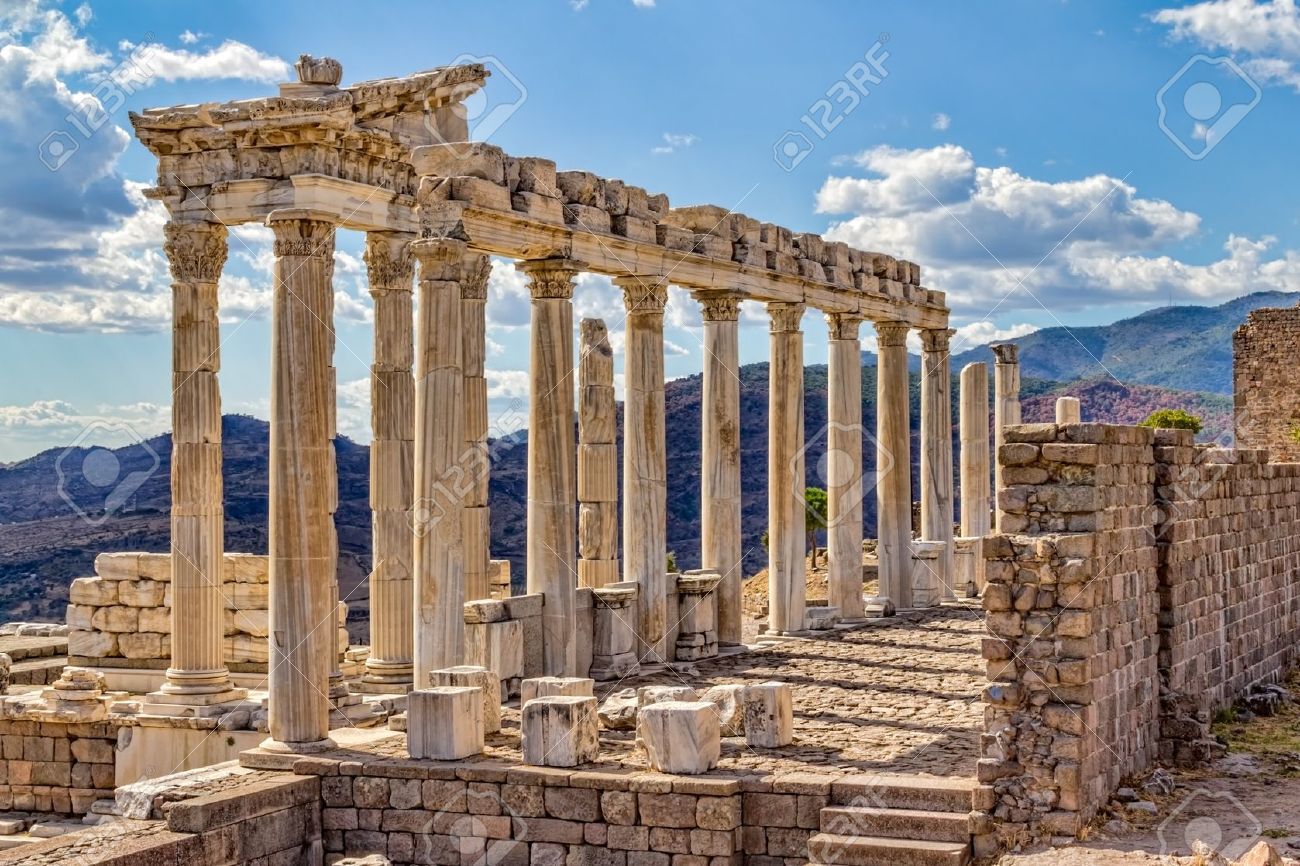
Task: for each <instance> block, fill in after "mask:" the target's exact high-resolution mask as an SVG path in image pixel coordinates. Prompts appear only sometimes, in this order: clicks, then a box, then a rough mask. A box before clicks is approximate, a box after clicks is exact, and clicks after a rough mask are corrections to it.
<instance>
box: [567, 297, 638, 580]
mask: <svg viewBox="0 0 1300 866" xmlns="http://www.w3.org/2000/svg"><path fill="white" fill-rule="evenodd" d="M580 331H581V335H582V342H581V351H580V352H579V356H578V358H579V359H578V556H579V559H578V585H579V586H589V587H592V588H599V587H602V586H606V585H608V584H611V583H618V582H619V580H620V579H621V578H620V576H619V559H618V415H617V411H616V405H615V401H614V351H613V349H611V348H610V345H609V333H608V331H607V330H606V328H605V323H604V322H603V321H601V320H600V319H583V320H582V324H581V326H580ZM633 598H635V594H634V595H633Z"/></svg>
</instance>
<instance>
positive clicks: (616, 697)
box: [597, 689, 638, 731]
mask: <svg viewBox="0 0 1300 866" xmlns="http://www.w3.org/2000/svg"><path fill="white" fill-rule="evenodd" d="M637 708H638V702H637V690H636V689H620V690H618V691H616V692H614V693H613V694H611V695H610V696H609V697H607V698H605V700H604V702H603V703H601V705H600V709H599V710H598V712H597V715H598V717H599V718H600V724H601V725H602V726H604V728H605V730H607V731H631V730H635V729H636V714H637Z"/></svg>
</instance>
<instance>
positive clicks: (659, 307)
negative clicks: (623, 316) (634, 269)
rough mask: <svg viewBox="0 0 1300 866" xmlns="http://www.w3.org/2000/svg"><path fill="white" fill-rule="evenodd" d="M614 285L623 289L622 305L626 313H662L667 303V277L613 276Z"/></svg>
mask: <svg viewBox="0 0 1300 866" xmlns="http://www.w3.org/2000/svg"><path fill="white" fill-rule="evenodd" d="M614 285H616V286H618V287H619V288H620V289H622V290H623V306H624V307H625V308H626V309H627V312H628V315H629V316H631V315H636V314H638V313H657V314H659V315H661V316H662V315H663V312H664V306H665V305H666V304H667V303H668V279H667V278H666V277H659V276H626V277H615V278H614Z"/></svg>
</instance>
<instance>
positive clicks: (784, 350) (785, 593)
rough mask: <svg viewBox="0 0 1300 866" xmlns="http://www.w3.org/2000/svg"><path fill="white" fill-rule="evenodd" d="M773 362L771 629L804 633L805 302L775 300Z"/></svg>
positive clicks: (769, 517)
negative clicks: (801, 322) (801, 328)
mask: <svg viewBox="0 0 1300 866" xmlns="http://www.w3.org/2000/svg"><path fill="white" fill-rule="evenodd" d="M767 311H768V314H769V315H770V316H771V320H772V322H771V328H772V336H771V343H772V347H771V360H770V362H769V376H770V381H769V384H768V417H767V423H768V427H767V436H768V439H767V533H768V539H767V561H768V572H767V573H768V591H767V594H768V629H770V630H771V631H774V632H778V633H783V634H786V633H791V632H799V631H803V628H804V618H805V610H804V608H805V606H806V600H807V595H808V587H807V583H806V580H805V574H804V556H805V553H806V550H805V546H804V498H803V497H804V489H805V486H806V485H805V479H804V454H803V331H801V330H800V329H799V322H800V320H801V319H802V318H803V312H804V305H803V304H793V303H770V304H768V305H767Z"/></svg>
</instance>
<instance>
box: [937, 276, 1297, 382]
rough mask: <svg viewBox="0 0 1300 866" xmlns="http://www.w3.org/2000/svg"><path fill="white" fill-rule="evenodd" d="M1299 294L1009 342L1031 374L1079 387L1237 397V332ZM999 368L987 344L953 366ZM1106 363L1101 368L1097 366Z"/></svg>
mask: <svg viewBox="0 0 1300 866" xmlns="http://www.w3.org/2000/svg"><path fill="white" fill-rule="evenodd" d="M1297 301H1300V293H1296V292H1256V293H1254V294H1250V295H1245V296H1243V297H1240V298H1237V299H1235V300H1232V301H1228V302H1227V303H1226V304H1220V305H1219V306H1217V307H1200V306H1179V307H1161V308H1160V309H1156V310H1148V311H1147V312H1145V313H1142V314H1141V315H1138V316H1134V317H1133V318H1131V319H1123V320H1121V321H1118V322H1115V323H1114V324H1111V325H1100V326H1094V327H1084V328H1075V327H1071V328H1069V329H1066V328H1044V329H1043V330H1041V331H1034V332H1033V333H1032V334H1026V335H1025V336H1023V337H1017V338H1015V339H1013V340H1008V341H1006V342H1010V343H1016V344H1017V345H1019V346H1020V368H1021V373H1022V375H1024V376H1033V377H1036V378H1040V379H1048V380H1050V381H1054V382H1073V381H1078V380H1089V379H1095V378H1097V377H1100V376H1113V377H1114V378H1115V379H1119V380H1120V381H1122V382H1128V383H1133V384H1141V385H1158V386H1160V387H1162V388H1172V389H1175V390H1181V391H1209V392H1212V393H1216V394H1231V393H1232V332H1233V331H1234V330H1235V329H1236V328H1237V326H1238V325H1240V324H1241V323H1243V322H1245V321H1246V316H1247V314H1249V313H1250V311H1251V310H1255V309H1258V308H1260V307H1291V306H1295V304H1296V302H1297ZM972 361H985V362H987V363H990V364H991V363H992V362H993V353H992V352H991V351H990V350H989V348H988V347H987V346H982V347H980V348H978V349H971V350H970V351H967V352H962V353H961V354H959V355H954V356H953V358H952V368H953V370H954V371H959V370H961V368H962V367H964V366H965V365H966V364H969V363H971V362H972ZM1098 362H1100V363H1098Z"/></svg>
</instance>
